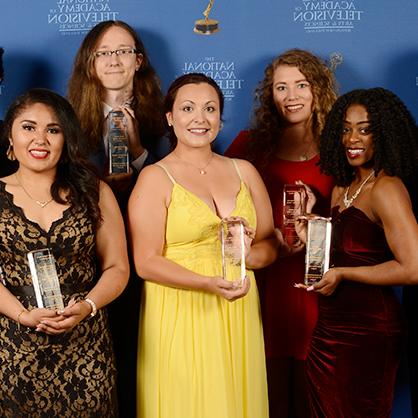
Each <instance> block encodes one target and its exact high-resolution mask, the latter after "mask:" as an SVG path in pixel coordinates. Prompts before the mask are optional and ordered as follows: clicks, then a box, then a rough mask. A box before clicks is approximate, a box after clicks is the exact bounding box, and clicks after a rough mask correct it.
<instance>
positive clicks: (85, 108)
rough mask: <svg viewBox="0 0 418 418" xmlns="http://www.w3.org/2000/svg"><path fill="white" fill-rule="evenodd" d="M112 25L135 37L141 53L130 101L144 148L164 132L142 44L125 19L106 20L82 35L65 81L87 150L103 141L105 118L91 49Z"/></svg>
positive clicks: (157, 84)
mask: <svg viewBox="0 0 418 418" xmlns="http://www.w3.org/2000/svg"><path fill="white" fill-rule="evenodd" d="M113 26H115V27H119V28H122V29H124V30H125V31H126V32H128V33H129V35H130V36H131V37H132V39H133V40H134V44H135V49H136V52H137V54H142V63H141V66H140V67H139V69H138V71H136V72H135V75H134V80H133V92H132V94H133V101H132V103H131V107H132V109H133V110H134V113H135V116H136V118H137V120H138V122H139V129H140V136H141V142H142V144H143V145H144V146H145V147H146V148H147V147H148V146H149V145H150V144H151V143H152V142H153V141H155V140H157V139H159V138H161V137H162V136H163V135H164V133H165V131H164V114H163V106H162V103H163V94H162V92H161V88H160V80H159V78H158V76H157V74H156V72H155V70H154V68H153V67H152V65H151V63H150V60H149V58H148V54H147V52H146V50H145V47H144V44H143V43H142V41H141V39H140V38H139V36H138V34H137V33H136V32H135V30H134V29H133V28H132V27H131V26H129V25H128V24H127V23H125V22H122V21H120V20H107V21H104V22H101V23H99V24H97V25H96V26H94V27H93V28H92V29H91V30H90V32H89V33H88V34H87V35H86V37H85V38H84V40H83V42H82V44H81V46H80V48H79V50H78V52H77V55H76V58H75V61H74V67H73V71H72V74H71V76H70V80H69V82H68V99H69V101H70V103H71V104H72V105H73V107H74V110H75V111H76V113H77V115H78V117H79V119H80V123H81V127H82V129H83V131H84V132H85V134H86V136H87V139H88V146H89V149H90V151H91V150H95V149H97V148H98V146H99V144H100V142H101V141H102V136H103V122H104V116H103V103H102V100H103V97H104V88H103V86H102V83H101V81H100V80H99V78H98V77H97V75H96V71H95V69H94V52H95V51H96V48H97V45H98V43H99V42H100V39H101V38H102V36H103V35H104V33H105V32H106V31H107V30H108V29H110V28H111V27H113Z"/></svg>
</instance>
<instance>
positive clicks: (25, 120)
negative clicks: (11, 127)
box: [20, 119, 60, 126]
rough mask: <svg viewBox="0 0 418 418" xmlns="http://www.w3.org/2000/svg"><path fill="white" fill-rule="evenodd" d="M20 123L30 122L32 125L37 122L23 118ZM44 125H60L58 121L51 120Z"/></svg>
mask: <svg viewBox="0 0 418 418" xmlns="http://www.w3.org/2000/svg"><path fill="white" fill-rule="evenodd" d="M20 123H32V124H34V125H37V124H38V122H36V121H34V120H30V119H23V120H21V121H20ZM46 126H60V124H59V123H58V122H51V123H48V124H47V125H46Z"/></svg>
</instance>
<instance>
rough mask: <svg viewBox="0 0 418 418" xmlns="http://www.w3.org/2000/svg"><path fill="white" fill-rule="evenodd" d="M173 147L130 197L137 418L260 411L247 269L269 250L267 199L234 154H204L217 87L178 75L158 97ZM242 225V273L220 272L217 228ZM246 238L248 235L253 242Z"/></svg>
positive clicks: (260, 417) (254, 308)
mask: <svg viewBox="0 0 418 418" xmlns="http://www.w3.org/2000/svg"><path fill="white" fill-rule="evenodd" d="M165 110H166V117H167V122H168V125H169V127H170V130H171V133H172V139H173V146H174V149H173V151H172V152H171V153H170V154H169V155H168V156H167V157H165V158H164V159H163V160H161V161H160V162H159V163H157V164H154V165H151V166H148V167H146V168H144V169H143V171H142V172H141V174H140V176H139V178H138V181H137V184H136V186H135V188H134V190H133V193H132V195H131V198H130V201H129V206H128V218H129V228H130V233H131V238H132V246H133V255H134V260H135V266H136V269H137V272H138V274H139V275H140V276H141V277H142V278H144V280H145V285H144V292H143V299H142V307H141V320H140V337H139V350H138V397H137V415H138V416H140V417H141V418H215V417H216V418H267V417H268V403H267V384H266V372H265V357H264V342H263V333H262V326H261V317H260V308H259V301H258V292H257V287H256V283H255V281H254V275H253V272H252V271H251V270H250V269H251V268H261V267H264V266H265V265H267V264H269V263H271V262H272V261H273V260H274V258H275V256H276V248H275V240H274V239H273V236H274V232H273V220H272V211H271V206H270V201H269V198H268V195H267V192H266V189H265V187H264V184H263V182H262V180H261V179H260V176H259V175H258V173H257V171H256V170H255V169H254V167H253V166H252V165H251V164H250V163H248V162H247V161H243V160H232V159H230V158H226V157H223V156H221V155H218V154H215V153H213V152H212V149H211V143H212V142H213V140H214V139H215V138H216V135H217V134H218V132H219V129H220V126H221V114H222V110H223V96H222V92H221V90H220V88H219V87H218V85H217V84H216V83H215V82H214V81H213V80H212V79H211V78H209V77H206V76H205V75H203V74H186V75H183V76H181V77H179V78H178V79H176V80H175V81H174V82H173V83H172V85H171V86H170V88H169V90H168V93H167V97H166V100H165ZM236 217H239V218H240V219H243V220H244V221H243V222H244V223H245V225H246V226H245V232H246V239H245V243H246V265H247V268H248V269H247V278H246V279H245V280H244V282H243V284H242V285H239V284H238V281H233V280H226V279H223V278H222V277H221V276H222V257H221V244H220V240H219V228H220V224H221V221H222V220H223V219H230V218H232V219H234V218H236ZM251 241H252V242H251Z"/></svg>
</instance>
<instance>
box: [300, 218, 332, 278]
mask: <svg viewBox="0 0 418 418" xmlns="http://www.w3.org/2000/svg"><path fill="white" fill-rule="evenodd" d="M331 228H332V226H331V220H330V218H322V217H320V216H315V217H312V218H309V219H308V230H307V237H306V255H305V284H306V285H307V286H310V285H312V284H314V283H317V282H319V281H320V280H321V279H322V276H323V275H324V273H325V272H326V271H327V270H328V269H329V254H330V248H331Z"/></svg>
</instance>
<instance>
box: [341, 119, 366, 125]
mask: <svg viewBox="0 0 418 418" xmlns="http://www.w3.org/2000/svg"><path fill="white" fill-rule="evenodd" d="M344 123H351V122H350V121H349V120H347V119H344ZM363 123H368V124H370V121H369V120H361V121H360V122H357V123H356V125H361V124H363Z"/></svg>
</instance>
